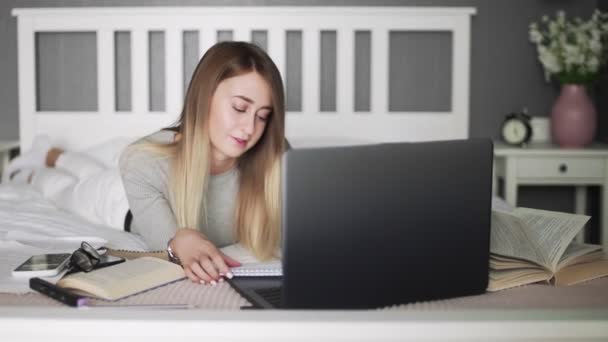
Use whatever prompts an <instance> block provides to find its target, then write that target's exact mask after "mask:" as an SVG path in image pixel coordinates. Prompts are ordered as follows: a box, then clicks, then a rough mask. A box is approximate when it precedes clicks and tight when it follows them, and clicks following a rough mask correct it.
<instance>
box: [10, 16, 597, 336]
mask: <svg viewBox="0 0 608 342" xmlns="http://www.w3.org/2000/svg"><path fill="white" fill-rule="evenodd" d="M473 14H475V9H473V8H462V7H460V8H441V7H436V8H420V7H417V8H404V7H291V8H290V7H246V8H242V7H227V8H218V7H200V8H187V7H186V8H183V7H182V8H166V7H163V8H77V9H76V8H61V9H58V8H53V9H16V10H13V15H15V16H17V20H18V49H19V51H18V53H19V118H20V132H19V133H20V139H21V147H22V148H23V149H27V148H29V146H30V145H31V142H32V139H33V138H34V137H35V136H36V135H37V134H48V135H49V136H50V137H51V138H52V139H53V140H54V142H55V143H57V144H59V145H62V146H64V147H66V148H83V147H87V146H90V145H94V144H96V143H99V142H102V141H105V140H107V139H109V138H112V137H116V136H130V137H131V136H142V135H145V134H148V133H150V132H152V131H154V130H157V129H159V128H160V127H163V126H167V125H169V124H171V123H172V122H173V121H174V120H175V119H176V117H177V115H178V112H179V110H180V106H181V101H182V99H181V89H182V81H183V80H182V79H181V75H182V56H181V51H182V49H181V33H182V31H183V30H199V29H200V30H201V33H202V34H200V35H199V38H200V47H202V49H201V51H200V52H201V55H202V53H203V51H205V50H206V48H208V47H209V46H211V45H212V44H213V43H214V37H215V34H214V30H218V29H221V30H227V29H228V30H233V34H234V38H235V40H249V38H250V31H251V30H254V29H255V30H267V32H268V49H269V53H270V55H271V57H272V58H273V59H274V61H275V62H276V64H277V65H278V66H279V68H280V69H281V71H282V72H283V74H284V71H285V70H284V68H285V31H286V30H302V32H303V34H302V37H303V54H304V55H303V61H305V63H304V65H303V77H304V79H303V87H302V88H303V100H302V104H303V110H302V112H303V113H301V114H298V113H288V114H289V115H288V118H287V134H288V137H289V138H291V139H297V138H311V139H322V138H330V139H335V138H347V139H352V138H355V139H363V140H373V141H405V140H408V141H414V140H434V139H454V138H466V137H468V127H469V64H470V58H469V54H470V46H471V43H470V21H471V16H472V15H473ZM115 30H120V31H131V44H132V50H131V51H132V55H131V57H132V61H131V65H132V66H133V68H132V71H131V72H132V75H131V79H132V92H131V94H132V105H131V108H132V109H133V110H132V112H131V113H127V114H125V113H122V112H121V114H120V115H117V113H116V111H115V110H114V108H115V106H114V103H115V99H114V79H113V77H114V65H113V64H114V58H113V55H114V41H113V37H114V34H113V32H114V31H115ZM148 30H161V31H165V39H166V41H165V48H166V56H165V57H166V58H165V61H166V66H165V71H166V78H165V79H166V89H165V92H166V93H165V95H166V112H165V113H158V112H154V113H150V112H149V110H148V108H147V104H148V93H147V91H148V87H147V84H148V74H147V70H148V54H147V47H148V42H147V39H148V35H147V34H146V33H147V31H148ZM320 30H336V32H337V44H338V46H337V53H338V56H337V60H338V64H337V68H338V70H337V112H336V113H330V114H328V113H323V114H321V113H319V110H318V109H319V91H318V89H319V87H318V84H319V65H320V63H319V46H320V42H319V32H320ZM355 30H369V31H371V37H372V38H371V39H372V61H373V64H372V66H371V74H372V81H371V89H372V90H371V91H372V94H371V111H370V112H369V113H354V111H353V102H354V100H353V93H354V91H353V69H354V66H353V56H354V51H353V50H354V48H353V42H354V31H355ZM390 30H405V31H438V30H441V31H449V32H451V33H452V37H453V42H452V46H453V51H452V57H453V60H452V68H451V69H452V75H451V80H452V84H451V107H450V108H451V110H450V111H448V112H444V113H428V112H421V113H389V112H388V109H387V108H388V106H387V101H388V96H387V95H388V89H387V87H388V79H387V75H388V72H389V71H388V70H387V65H388V32H389V31H390ZM57 31H93V32H96V33H97V44H98V45H97V54H98V56H97V60H98V65H97V68H98V70H97V75H98V103H99V110H98V111H95V112H46V113H41V112H37V111H36V105H35V104H36V96H37V95H36V86H35V80H36V75H35V70H36V68H35V51H34V49H35V45H34V44H35V40H34V37H35V34H36V33H37V32H57ZM607 317H608V315H607V314H606V312H602V313H600V314H598V313H594V312H583V313H581V312H575V313H570V314H568V313H559V314H556V313H550V312H540V313H529V312H521V311H517V310H513V311H508V312H487V311H468V312H451V313H444V312H415V313H411V312H400V311H392V312H369V311H349V312H342V311H325V312H317V311H307V312H301V311H294V312H289V311H274V312H251V311H242V312H212V311H200V310H189V311H166V310H163V311H155V310H151V311H133V310H127V309H92V310H88V311H83V310H74V309H65V308H49V307H45V308H0V340H2V341H4V340H6V341H18V340H23V341H30V340H41V339H44V340H61V341H73V340H74V341H83V336H89V337H87V338H85V340H86V341H102V340H103V341H107V340H108V338H109V337H113V336H132V337H139V338H137V339H135V340H138V341H143V340H144V339H145V340H146V341H167V340H170V341H178V340H180V341H181V340H189V341H190V340H192V337H214V338H215V339H216V340H237V339H243V338H245V339H251V340H259V341H261V340H264V341H270V340H274V341H283V340H286V339H289V340H301V341H309V340H311V341H321V340H349V339H357V340H360V341H364V340H369V341H394V340H401V341H405V340H418V339H420V338H422V337H424V338H426V339H429V340H437V339H441V340H449V339H450V340H469V341H472V340H487V339H495V338H502V339H509V340H530V339H534V340H553V339H557V338H559V339H563V340H577V341H582V340H591V339H594V338H601V337H604V338H605V337H606V335H607V332H608V329H607V323H606V319H607ZM108 328H110V329H108ZM180 336H181V337H180Z"/></svg>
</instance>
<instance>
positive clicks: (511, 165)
mask: <svg viewBox="0 0 608 342" xmlns="http://www.w3.org/2000/svg"><path fill="white" fill-rule="evenodd" d="M494 176H495V181H494V193H496V184H497V180H498V178H503V179H504V195H505V200H506V201H507V202H508V203H509V204H511V205H513V206H517V188H518V186H520V185H558V186H560V185H561V186H574V187H575V189H576V200H575V212H576V213H577V214H586V211H587V203H586V199H587V187H588V186H592V185H599V186H600V187H601V195H600V197H601V198H600V203H601V207H600V211H601V212H600V220H599V221H600V242H601V244H602V246H603V248H604V250H608V144H599V143H598V144H593V145H591V146H588V147H586V148H582V149H564V148H559V147H557V146H556V145H552V144H549V143H533V144H530V145H528V146H527V147H524V148H521V147H513V146H509V145H505V144H504V143H500V142H495V143H494ZM583 236H584V234H583V233H581V234H579V236H578V237H577V240H578V241H581V242H582V240H583Z"/></svg>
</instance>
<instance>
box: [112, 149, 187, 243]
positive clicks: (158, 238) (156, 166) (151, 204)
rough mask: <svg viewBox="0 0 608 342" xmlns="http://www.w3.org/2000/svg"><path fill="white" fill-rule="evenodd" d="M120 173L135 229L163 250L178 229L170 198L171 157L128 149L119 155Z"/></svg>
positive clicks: (133, 229) (147, 241)
mask: <svg viewBox="0 0 608 342" xmlns="http://www.w3.org/2000/svg"><path fill="white" fill-rule="evenodd" d="M119 166H120V174H121V177H122V182H123V186H124V187H125V192H126V194H127V200H128V201H129V208H130V210H131V213H132V215H133V224H132V228H131V229H132V231H133V232H135V233H137V234H139V235H140V236H141V237H142V238H143V239H144V241H145V242H146V244H147V245H148V247H149V248H150V249H152V250H164V249H165V248H166V247H167V242H168V241H169V239H171V238H172V237H173V235H174V234H175V231H176V229H177V222H176V220H175V215H174V214H173V210H171V206H170V204H169V201H168V198H167V197H168V196H167V194H168V192H167V189H168V188H167V184H166V182H167V179H168V174H167V170H168V160H166V159H162V157H160V156H156V155H154V154H152V153H151V152H147V151H142V150H137V149H136V148H128V149H127V150H126V151H125V152H123V154H122V155H121V157H120V161H119Z"/></svg>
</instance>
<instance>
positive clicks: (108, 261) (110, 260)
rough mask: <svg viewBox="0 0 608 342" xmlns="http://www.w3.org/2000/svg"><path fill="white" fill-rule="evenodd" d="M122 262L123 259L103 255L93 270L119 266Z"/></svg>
mask: <svg viewBox="0 0 608 342" xmlns="http://www.w3.org/2000/svg"><path fill="white" fill-rule="evenodd" d="M124 261H125V259H124V258H121V257H117V256H114V255H105V254H104V255H102V256H101V258H100V259H99V263H98V264H97V265H96V266H95V269H98V268H104V267H108V266H112V265H116V264H120V263H121V262H124Z"/></svg>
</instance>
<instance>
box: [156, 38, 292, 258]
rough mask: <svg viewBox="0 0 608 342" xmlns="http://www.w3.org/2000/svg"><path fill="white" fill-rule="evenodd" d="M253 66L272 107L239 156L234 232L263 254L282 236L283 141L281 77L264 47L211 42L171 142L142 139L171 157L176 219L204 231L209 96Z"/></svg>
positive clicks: (258, 254) (272, 253) (275, 246)
mask: <svg viewBox="0 0 608 342" xmlns="http://www.w3.org/2000/svg"><path fill="white" fill-rule="evenodd" d="M252 71H254V72H256V73H258V74H259V75H260V76H261V77H262V78H263V79H264V80H266V82H267V84H268V86H269V87H270V90H271V93H272V108H273V109H272V114H271V115H270V116H269V120H268V121H267V123H266V128H265V130H264V133H263V135H262V137H261V138H260V140H259V141H258V142H257V144H256V145H255V146H253V147H252V148H251V149H250V150H249V151H247V152H246V153H245V154H244V155H242V156H241V157H240V158H239V160H238V164H237V165H238V169H239V174H240V177H239V190H238V195H237V201H236V205H235V211H234V223H235V227H234V228H235V232H234V233H235V235H236V238H237V240H238V241H239V242H240V243H242V244H243V245H244V246H246V247H248V248H250V249H251V251H252V252H253V254H254V255H255V256H256V257H258V258H259V259H262V260H264V259H268V258H270V257H272V256H275V252H276V251H277V249H278V246H279V241H280V232H281V229H280V226H281V219H280V211H281V210H280V207H281V203H280V196H281V194H280V179H281V155H282V153H283V151H284V149H285V147H286V146H285V145H286V144H285V104H284V103H285V95H284V91H283V82H282V80H281V76H280V73H279V71H278V69H277V67H276V65H275V64H274V63H273V62H272V60H271V59H270V57H269V56H268V55H267V54H266V53H265V52H264V51H263V50H262V49H260V48H259V47H257V46H256V45H253V44H250V43H245V42H221V43H218V44H216V45H214V46H212V47H211V48H210V49H209V50H208V51H207V52H206V53H205V55H204V56H203V58H202V59H201V60H200V62H199V63H198V65H197V67H196V69H195V70H194V74H193V76H192V79H191V81H190V84H189V86H188V90H187V92H186V97H185V100H184V107H183V109H182V112H181V116H180V118H179V120H178V121H177V122H176V123H175V125H174V126H173V127H170V128H169V129H171V130H174V131H176V132H178V133H179V134H180V135H181V139H176V141H174V142H173V143H171V144H162V145H158V144H153V143H150V142H149V143H147V144H145V145H148V146H147V147H149V148H150V147H151V149H153V150H156V151H158V152H160V153H161V154H162V155H165V156H167V157H169V159H170V165H171V168H170V169H171V170H170V181H169V193H170V196H169V197H170V198H169V202H170V204H171V207H172V210H173V213H174V215H175V218H176V220H177V222H178V225H179V226H180V227H187V228H195V229H198V230H200V231H201V232H203V233H204V231H205V228H204V226H205V225H206V224H207V213H206V203H205V192H206V191H207V183H208V179H209V174H210V173H209V172H210V150H211V141H210V138H209V125H208V123H209V113H210V108H211V99H212V96H213V94H214V93H215V90H216V89H217V87H218V85H219V84H220V83H221V82H222V81H223V80H225V79H228V78H231V77H234V76H239V75H242V74H245V73H248V72H252ZM150 144H152V145H155V146H150Z"/></svg>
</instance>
